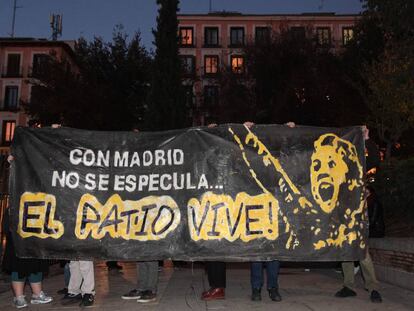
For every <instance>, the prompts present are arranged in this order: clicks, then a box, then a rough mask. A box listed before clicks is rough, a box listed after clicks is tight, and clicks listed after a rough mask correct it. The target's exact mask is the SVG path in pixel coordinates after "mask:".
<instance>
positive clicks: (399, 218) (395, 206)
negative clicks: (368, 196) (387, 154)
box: [374, 158, 414, 236]
mask: <svg viewBox="0 0 414 311" xmlns="http://www.w3.org/2000/svg"><path fill="white" fill-rule="evenodd" d="M413 175H414V158H410V159H407V160H400V161H398V162H393V163H392V165H388V166H384V167H382V168H381V169H380V170H379V172H378V173H377V176H376V181H375V184H374V188H375V190H376V191H377V194H378V196H379V199H380V201H381V203H382V205H383V207H384V212H385V225H386V228H385V230H386V235H387V236H413V235H414V192H413V189H414V179H413V178H412V176H413Z"/></svg>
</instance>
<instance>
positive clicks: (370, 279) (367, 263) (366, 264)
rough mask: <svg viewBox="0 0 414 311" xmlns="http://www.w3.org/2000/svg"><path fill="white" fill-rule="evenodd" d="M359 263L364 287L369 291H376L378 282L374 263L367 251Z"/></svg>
mask: <svg viewBox="0 0 414 311" xmlns="http://www.w3.org/2000/svg"><path fill="white" fill-rule="evenodd" d="M359 265H360V266H361V270H362V275H363V276H364V280H365V287H366V289H368V291H369V292H372V291H373V290H376V291H378V290H379V283H378V280H377V277H376V276H375V270H374V264H373V263H372V259H371V256H370V255H369V252H367V255H366V256H365V258H364V260H361V261H360V262H359Z"/></svg>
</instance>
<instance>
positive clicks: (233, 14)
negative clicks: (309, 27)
mask: <svg viewBox="0 0 414 311" xmlns="http://www.w3.org/2000/svg"><path fill="white" fill-rule="evenodd" d="M177 16H197V17H210V16H211V17H215V16H220V17H248V16H252V17H261V16H275V17H278V16H280V17H286V16H295V17H307V16H321V17H324V16H335V17H345V16H361V14H360V13H345V14H336V13H335V12H321V13H320V12H309V13H292V14H290V13H285V14H278V13H275V14H243V13H240V12H228V11H219V12H211V13H206V14H199V13H196V14H189V13H184V14H177Z"/></svg>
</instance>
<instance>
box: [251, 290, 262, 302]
mask: <svg viewBox="0 0 414 311" xmlns="http://www.w3.org/2000/svg"><path fill="white" fill-rule="evenodd" d="M260 291H261V290H260V288H253V290H252V300H253V301H260V300H262V295H261V293H260Z"/></svg>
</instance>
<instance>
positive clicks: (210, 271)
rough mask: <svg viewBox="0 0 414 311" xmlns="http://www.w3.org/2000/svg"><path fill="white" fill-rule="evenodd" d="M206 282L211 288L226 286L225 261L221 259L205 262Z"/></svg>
mask: <svg viewBox="0 0 414 311" xmlns="http://www.w3.org/2000/svg"><path fill="white" fill-rule="evenodd" d="M207 275H208V282H209V284H210V287H211V288H225V287H226V263H225V262H221V261H210V262H207Z"/></svg>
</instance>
